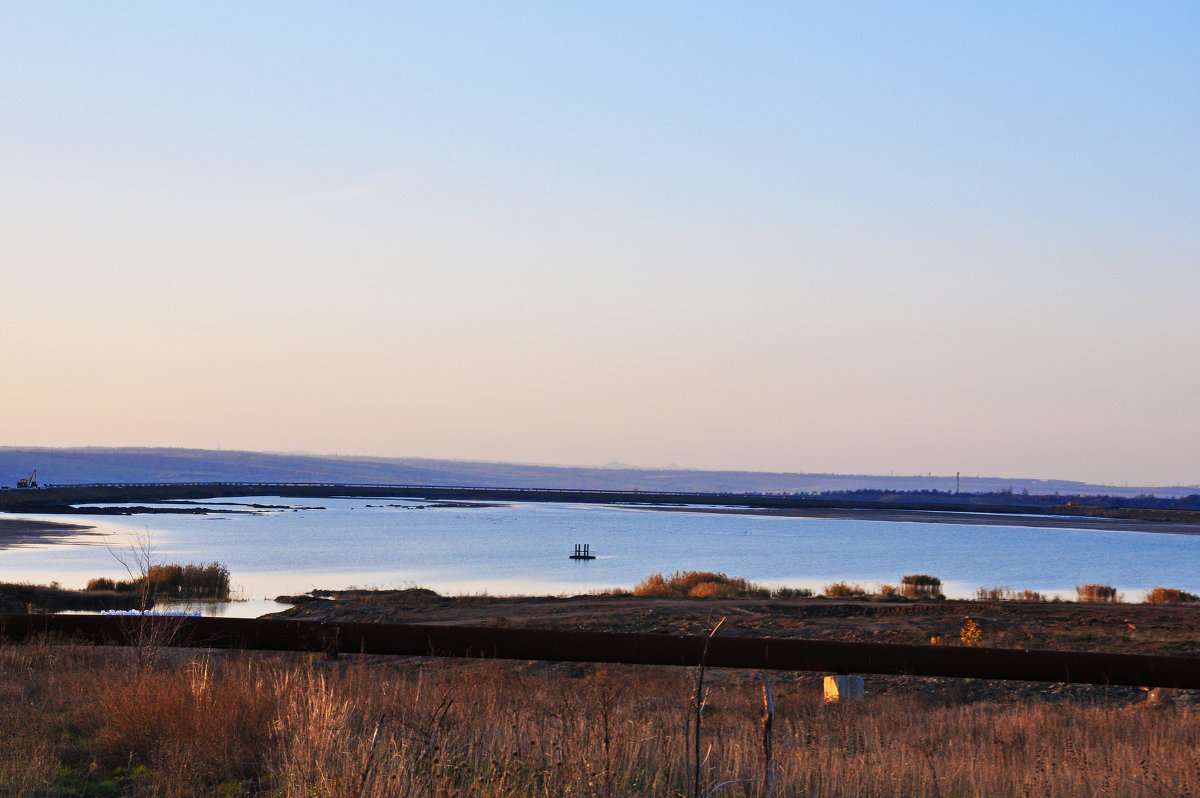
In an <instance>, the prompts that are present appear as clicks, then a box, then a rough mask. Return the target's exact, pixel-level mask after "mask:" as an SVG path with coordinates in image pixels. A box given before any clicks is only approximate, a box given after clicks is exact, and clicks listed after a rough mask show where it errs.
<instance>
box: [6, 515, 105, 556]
mask: <svg viewBox="0 0 1200 798" xmlns="http://www.w3.org/2000/svg"><path fill="white" fill-rule="evenodd" d="M95 529H96V527H95V526H93V525H91V524H70V523H66V522H63V521H42V520H40V519H36V518H0V550H3V549H7V548H12V547H14V546H29V545H32V544H37V543H60V542H62V541H64V540H66V539H67V538H73V537H76V536H80V535H93V534H98V533H96V532H95V531H94V530H95Z"/></svg>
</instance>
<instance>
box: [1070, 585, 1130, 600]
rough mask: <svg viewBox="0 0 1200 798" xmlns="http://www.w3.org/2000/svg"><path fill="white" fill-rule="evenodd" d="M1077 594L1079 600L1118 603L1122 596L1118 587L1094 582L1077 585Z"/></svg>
mask: <svg viewBox="0 0 1200 798" xmlns="http://www.w3.org/2000/svg"><path fill="white" fill-rule="evenodd" d="M1075 595H1076V597H1077V598H1078V600H1079V601H1096V602H1107V603H1109V604H1116V603H1118V602H1120V601H1121V596H1120V595H1118V594H1117V589H1116V588H1115V587H1113V586H1112V585H1099V584H1092V583H1088V584H1086V585H1076V586H1075Z"/></svg>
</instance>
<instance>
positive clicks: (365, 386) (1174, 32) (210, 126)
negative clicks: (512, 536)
mask: <svg viewBox="0 0 1200 798" xmlns="http://www.w3.org/2000/svg"><path fill="white" fill-rule="evenodd" d="M864 9H865V12H864ZM285 11H286V13H284V12H285ZM1084 11H1086V12H1087V13H1086V14H1085V13H1084ZM1198 18H1200V12H1198V11H1196V10H1195V9H1190V8H1172V9H1121V8H1116V7H1103V8H1096V7H1093V6H1091V5H1083V4H1078V5H1076V4H1071V3H1068V4H1066V5H1065V6H1063V7H1061V8H1055V9H1047V8H1043V7H1042V6H1040V5H1037V4H1021V3H1018V4H1014V5H1013V6H1012V7H1011V8H1009V7H1006V8H957V9H901V8H897V7H895V6H890V5H886V4H866V5H865V6H863V7H862V8H860V9H858V10H855V9H852V8H843V7H841V6H839V5H830V6H819V5H812V6H809V7H805V8H787V7H783V8H740V7H729V6H723V5H721V4H706V3H699V4H672V3H667V4H665V5H663V6H661V7H657V8H654V9H647V8H644V7H641V6H638V5H636V4H625V3H616V4H613V5H611V6H606V7H605V8H603V9H578V8H576V9H569V8H562V7H559V6H556V5H553V4H547V5H540V6H537V8H536V9H527V10H526V11H524V12H521V11H513V10H510V11H508V12H505V13H499V12H495V11H491V10H488V9H471V10H466V9H462V8H456V7H452V6H445V7H443V6H440V5H433V6H428V7H426V6H413V7H406V8H404V9H361V8H360V9H357V10H354V11H352V12H347V13H333V12H332V11H330V10H328V9H325V8H323V7H322V6H320V5H315V4H314V5H309V4H305V3H297V4H288V5H286V6H284V5H275V4H271V3H266V4H263V5H261V6H256V7H253V8H244V7H241V6H238V5H234V4H228V5H223V4H219V3H218V4H215V5H214V6H212V7H209V8H199V7H198V8H188V9H174V8H163V7H159V6H156V5H154V4H141V3H133V4H130V5H128V6H123V7H121V8H120V9H112V8H94V7H91V6H86V5H79V6H69V5H68V6H60V7H56V8H51V7H38V6H36V5H35V6H28V7H24V6H23V7H16V8H14V7H8V8H7V9H5V10H2V11H0V64H3V66H4V67H6V69H5V72H6V74H8V75H11V76H13V77H12V79H11V80H9V81H7V82H6V85H4V86H2V87H0V102H3V103H4V107H5V108H6V109H10V112H6V117H7V118H6V124H5V125H4V126H2V127H0V165H2V167H3V170H4V172H3V173H4V175H5V180H4V182H3V185H2V186H0V259H2V262H3V263H4V269H5V279H4V288H3V290H2V293H0V340H3V341H4V346H3V349H2V351H3V355H2V356H0V364H2V365H3V372H2V373H3V377H2V379H0V407H2V408H3V412H2V413H0V443H3V444H5V445H40V446H76V445H105V446H179V447H197V448H216V447H218V446H223V447H224V448H237V449H248V450H270V451H298V450H303V451H310V452H319V453H334V452H338V453H342V454H363V455H378V456H396V457H403V456H422V457H434V458H455V459H480V460H496V461H516V462H540V463H560V464H580V465H592V464H602V463H606V462H609V461H621V462H626V463H632V464H637V465H643V466H661V465H666V464H668V463H676V464H678V465H681V466H686V467H696V468H706V469H749V470H770V471H809V472H839V473H875V474H887V473H889V472H896V473H905V474H913V473H928V472H932V473H935V474H953V473H955V472H956V471H961V472H962V473H963V474H971V475H982V476H1004V477H1029V478H1060V479H1074V480H1083V481H1090V482H1101V483H1109V484H1125V483H1131V484H1145V485H1172V484H1184V485H1187V484H1198V483H1200V446H1198V445H1197V444H1200V414H1198V413H1197V412H1196V411H1195V409H1194V407H1193V405H1194V397H1196V396H1198V395H1200V369H1198V368H1197V367H1196V364H1195V353H1196V352H1197V351H1198V348H1200V314H1197V313H1196V312H1195V308H1196V307H1197V306H1198V300H1200V229H1198V228H1197V227H1196V225H1195V220H1196V219H1197V218H1200V188H1198V187H1200V148H1197V147H1195V142H1196V141H1197V140H1200V56H1198V55H1197V53H1198V51H1200V49H1198V48H1195V47H1194V42H1195V34H1196V33H1198V32H1200V23H1198Z"/></svg>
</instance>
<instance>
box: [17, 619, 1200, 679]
mask: <svg viewBox="0 0 1200 798" xmlns="http://www.w3.org/2000/svg"><path fill="white" fill-rule="evenodd" d="M44 635H56V636H61V637H66V638H76V639H82V640H86V641H91V642H95V643H107V644H112V645H136V644H137V643H138V641H145V640H150V641H155V643H156V644H158V645H168V646H179V647H197V648H229V649H254V650H272V651H316V652H325V653H328V654H335V653H337V652H342V653H363V654H393V655H409V656H434V657H483V658H497V659H524V660H551V661H564V662H613V663H628V664H634V665H682V666H693V665H697V664H699V662H700V659H701V656H702V653H703V651H704V640H705V638H704V637H703V636H697V635H662V634H646V633H631V632H580V631H560V630H548V629H505V628H497V627H468V626H434V625H425V624H391V623H341V622H322V621H304V620H274V619H261V618H188V617H177V618H171V617H146V618H140V617H130V616H101V615H0V637H3V638H4V639H6V640H11V641H23V640H29V639H31V638H34V637H39V636H44ZM707 663H708V666H709V667H714V668H754V669H767V670H793V671H816V672H825V673H853V674H863V673H879V674H905V675H912V676H958V677H966V678H976V679H1015V680H1020V681H1039V682H1081V683H1090V684H1111V685H1142V686H1148V687H1181V688H1192V689H1200V657H1175V656H1160V655H1149V654H1105V653H1095V652H1079V651H1041V650H1022V649H1001V648H975V647H959V646H932V645H930V646H915V645H897V644H891V643H839V642H832V641H825V640H797V639H792V638H773V637H715V638H713V639H712V640H711V642H710V643H709V649H708V656H707Z"/></svg>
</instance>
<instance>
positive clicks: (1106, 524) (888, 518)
mask: <svg viewBox="0 0 1200 798" xmlns="http://www.w3.org/2000/svg"><path fill="white" fill-rule="evenodd" d="M630 506H631V507H633V509H638V510H652V511H654V512H663V513H712V514H715V515H763V516H775V517H779V518H829V519H842V520H855V521H883V522H888V523H924V524H959V525H963V526H1024V527H1032V528H1042V529H1092V530H1096V531H1100V532H1149V533H1153V534H1160V535H1163V534H1165V535H1200V524H1188V523H1183V522H1178V521H1139V520H1137V519H1131V518H1103V517H1097V516H1086V515H1015V514H1012V513H989V512H986V511H980V512H961V511H955V510H874V509H870V510H866V509H855V508H841V507H712V506H700V505H637V506H633V505H630Z"/></svg>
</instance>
